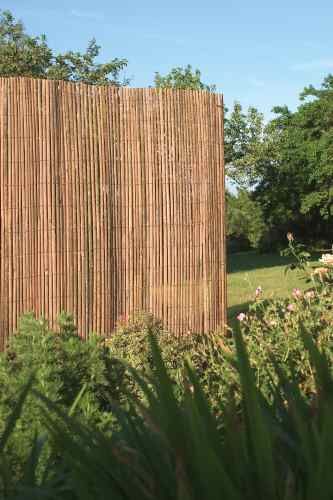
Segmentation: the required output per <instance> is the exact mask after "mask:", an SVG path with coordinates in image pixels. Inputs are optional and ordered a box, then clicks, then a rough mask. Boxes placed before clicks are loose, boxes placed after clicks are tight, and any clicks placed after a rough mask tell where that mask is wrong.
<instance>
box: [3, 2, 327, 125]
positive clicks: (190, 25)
mask: <svg viewBox="0 0 333 500" xmlns="http://www.w3.org/2000/svg"><path fill="white" fill-rule="evenodd" d="M2 8H3V9H5V8H7V9H10V10H11V11H12V12H13V13H14V14H15V16H17V17H19V18H21V19H22V20H23V21H24V23H25V25H26V28H27V31H28V32H30V33H32V34H40V33H45V34H46V35H47V38H48V41H49V44H50V46H51V47H52V48H54V49H55V50H56V51H65V50H67V49H73V50H84V49H85V47H86V45H87V41H88V40H89V39H90V38H92V37H93V36H95V37H96V38H97V41H98V43H99V44H100V45H101V46H102V53H101V60H107V59H108V58H113V57H125V58H127V59H128V62H129V64H128V69H127V71H126V76H128V77H131V78H132V82H131V85H132V86H135V87H145V86H148V85H151V84H152V82H153V78H154V72H155V71H159V72H161V73H165V72H167V71H169V70H170V68H171V67H173V66H184V65H186V64H192V66H193V67H197V68H199V69H200V70H201V72H202V75H203V80H204V81H206V82H207V83H215V84H216V86H217V89H218V91H219V92H223V94H224V96H225V101H226V103H227V105H231V104H232V102H233V101H234V100H238V101H240V102H241V103H242V104H243V105H244V106H245V107H246V106H248V105H254V106H256V107H258V108H259V109H260V110H261V111H263V112H264V113H265V115H266V116H267V117H269V112H270V109H271V108H272V106H273V105H278V104H279V105H280V104H287V105H289V106H290V107H291V108H292V109H293V108H295V107H296V105H297V102H298V94H299V92H300V91H301V90H302V89H303V87H304V86H305V85H308V84H309V83H313V84H314V85H319V84H320V83H321V81H322V79H323V78H324V76H325V75H327V74H328V73H329V72H333V37H332V26H333V2H332V0H331V1H330V0H317V1H316V2H313V1H310V0H303V1H300V0H289V1H287V0H280V1H277V0H274V1H273V0H266V1H264V0H252V1H251V0H248V1H247V0H238V1H237V0H235V1H233V0H229V1H227V0H220V1H218V0H206V1H202V0H201V1H200V2H198V1H196V0H192V1H188V0H185V1H184V0H183V1H181V0H178V1H176V0H168V1H163V2H162V1H158V0H155V1H153V0H141V1H140V0H137V1H132V0H117V1H114V0H94V1H91V0H89V1H88V0H81V1H78V0H57V1H56V2H54V1H52V2H51V1H48V0H43V1H42V0H10V1H9V2H7V4H5V3H2Z"/></svg>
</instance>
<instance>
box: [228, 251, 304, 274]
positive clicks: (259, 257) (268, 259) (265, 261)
mask: <svg viewBox="0 0 333 500" xmlns="http://www.w3.org/2000/svg"><path fill="white" fill-rule="evenodd" d="M293 261H294V259H291V258H287V257H281V255H279V254H278V253H275V254H271V253H269V254H260V253H257V252H253V251H252V252H241V253H234V254H230V255H228V257H227V272H228V273H238V272H242V271H252V270H255V269H263V268H267V267H275V266H286V265H287V264H290V263H291V262H293Z"/></svg>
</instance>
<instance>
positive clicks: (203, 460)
mask: <svg viewBox="0 0 333 500" xmlns="http://www.w3.org/2000/svg"><path fill="white" fill-rule="evenodd" d="M300 335H301V338H302V340H303V343H304V347H305V349H306V350H307V351H308V353H309V356H310V359H311V363H312V367H313V370H314V373H315V380H316V392H315V397H314V396H312V397H311V399H307V398H306V396H305V395H304V393H303V392H302V391H301V390H300V388H299V387H298V385H297V384H295V383H294V382H293V380H290V379H288V378H287V377H286V375H285V373H284V371H283V370H282V369H281V366H280V365H279V364H278V363H275V362H274V359H272V366H273V367H274V368H273V369H274V370H275V372H276V373H275V374H274V376H273V374H271V380H272V388H271V392H272V394H273V395H274V397H273V399H270V400H269V401H268V400H267V399H265V397H264V396H263V395H262V394H261V393H260V391H259V390H258V389H257V387H256V384H255V377H254V372H253V370H252V369H251V366H250V362H249V359H248V355H247V352H246V348H245V344H244V342H243V339H242V336H241V335H240V333H239V332H235V345H236V356H235V358H231V359H230V362H231V363H232V364H233V365H234V366H235V369H237V370H238V372H239V377H240V383H241V389H242V400H241V407H239V406H238V404H237V403H236V402H235V401H234V398H233V394H232V390H230V398H229V400H228V403H227V404H225V406H224V407H223V408H222V411H223V416H224V418H223V421H222V427H218V425H217V420H216V418H215V416H214V414H213V412H212V410H211V408H210V406H209V404H208V402H207V399H206V397H205V396H204V393H203V391H202V389H201V387H200V384H199V382H198V379H197V377H196V375H195V373H194V371H193V369H192V368H191V366H190V365H189V363H186V367H185V373H184V384H185V391H184V397H183V399H182V400H181V401H179V399H178V398H177V397H176V396H175V394H174V384H173V383H172V381H171V380H170V378H169V375H168V373H167V370H166V368H165V366H164V363H163V360H162V357H161V353H160V351H159V348H158V345H157V342H156V339H155V337H153V336H152V337H151V340H150V342H151V350H152V356H153V362H154V365H155V368H156V369H155V370H154V372H153V375H151V378H150V379H149V380H147V379H143V378H142V377H141V376H140V375H138V373H137V372H136V371H135V370H134V369H132V368H130V367H128V369H129V370H130V371H131V372H132V376H133V377H134V378H135V380H136V382H137V384H138V385H139V386H140V388H141V390H142V391H144V393H145V396H146V398H145V399H146V401H147V404H145V405H144V404H143V403H142V402H140V401H139V400H135V399H134V398H132V399H131V404H130V408H129V410H128V411H124V410H121V409H119V408H117V407H114V408H113V412H114V414H115V415H116V418H117V421H118V429H119V430H118V431H117V432H114V433H113V434H112V436H111V437H109V436H106V435H105V434H103V433H102V432H99V431H96V430H94V431H93V432H92V431H91V429H90V428H89V426H88V425H87V424H84V423H83V422H82V421H78V420H76V418H75V405H76V404H77V401H78V399H79V398H80V397H81V395H82V393H81V395H79V396H78V398H77V401H76V402H75V403H74V405H73V407H72V410H71V412H70V413H71V415H69V414H66V413H64V412H63V410H61V409H59V407H58V406H57V404H56V403H54V402H51V401H50V400H49V399H47V398H46V397H45V396H43V395H42V394H36V397H37V398H39V400H40V401H41V402H42V404H43V407H44V418H45V422H46V426H47V427H48V429H49V434H50V436H51V440H52V449H53V451H54V457H53V460H52V463H50V467H49V468H46V469H45V474H44V476H43V478H42V479H41V480H40V479H39V480H38V481H37V480H36V478H35V475H34V470H35V469H36V466H37V463H38V456H39V453H40V449H41V448H42V446H43V442H41V441H39V440H38V438H36V440H35V443H34V446H33V448H32V450H31V454H30V457H29V459H28V461H27V464H26V468H25V471H26V472H25V475H24V477H23V479H22V480H20V481H19V482H15V483H12V482H11V479H10V471H8V469H7V468H6V453H5V444H6V439H7V436H8V435H9V434H10V432H11V431H12V429H13V426H14V425H15V422H17V419H18V418H19V413H20V410H21V408H22V406H23V404H24V398H25V397H26V395H27V394H28V392H29V391H30V390H31V388H30V386H31V384H32V382H31V381H30V382H29V383H28V385H27V386H26V387H25V389H24V391H23V393H22V395H21V398H20V400H19V403H18V405H17V407H16V408H15V411H14V412H13V414H12V416H11V418H10V419H9V422H8V425H7V427H6V430H5V432H4V434H3V436H2V439H1V441H0V446H1V448H0V450H1V469H0V474H1V481H2V492H3V496H5V497H7V498H10V497H11V498H43V499H44V498H45V499H46V498H54V499H65V500H66V499H80V500H81V499H83V500H85V499H87V500H88V499H89V500H91V499H94V500H95V499H96V500H99V499H106V498H112V499H131V500H132V499H133V500H134V499H135V500H141V499H142V500H148V499H149V500H150V499H158V500H164V499H165V500H167V499H168V500H171V499H172V500H173V499H179V500H180V499H181V500H183V499H185V500H190V499H191V500H192V499H193V500H195V499H198V500H199V499H200V500H202V499H209V500H211V499H212V500H214V499H235V500H236V499H237V500H240V499H255V500H267V499H272V500H274V499H279V500H280V499H281V500H282V499H283V500H287V499H288V500H289V499H302V500H303V499H304V500H305V499H306V500H310V499H311V500H313V499H320V500H321V499H323V500H324V499H325V500H326V499H327V500H328V499H331V498H333V476H332V474H331V468H332V466H333V420H332V415H333V379H332V375H331V371H330V368H329V364H328V361H327V359H326V357H325V356H324V355H323V354H322V353H321V352H320V351H319V350H318V348H317V346H316V345H315V343H314V342H313V340H312V338H311V336H310V334H309V333H308V332H307V331H306V330H305V328H304V327H302V325H300ZM276 380H278V382H276ZM82 392H83V391H82ZM129 397H130V396H129Z"/></svg>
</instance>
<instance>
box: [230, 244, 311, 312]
mask: <svg viewBox="0 0 333 500" xmlns="http://www.w3.org/2000/svg"><path fill="white" fill-rule="evenodd" d="M315 260H316V259H314V261H315ZM289 262H291V261H290V260H288V259H287V258H285V257H280V255H278V254H263V255H260V254H257V253H255V252H243V253H238V254H231V255H229V256H228V317H229V320H231V321H232V320H233V319H234V318H235V316H236V315H237V314H238V313H239V312H241V311H245V310H246V309H247V307H248V305H249V303H250V302H252V301H253V300H254V297H255V289H256V288H257V286H261V287H262V289H263V293H264V295H263V296H264V297H267V298H273V297H287V296H288V295H290V293H291V292H292V290H293V288H296V287H298V288H301V289H304V288H309V284H308V283H306V282H305V280H304V278H302V276H301V274H300V273H299V272H298V271H288V273H285V269H286V266H287V265H288V263H289Z"/></svg>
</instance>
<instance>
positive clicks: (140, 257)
mask: <svg viewBox="0 0 333 500" xmlns="http://www.w3.org/2000/svg"><path fill="white" fill-rule="evenodd" d="M0 210H1V217H0V238H1V240H0V344H1V345H2V346H3V345H5V342H6V339H7V337H8V336H9V335H10V334H11V332H12V331H13V330H14V329H15V327H16V325H17V319H18V318H19V316H20V315H21V314H22V313H24V312H26V311H31V310H33V311H34V312H35V313H36V315H37V316H40V315H43V316H45V317H46V318H48V319H49V320H50V321H51V323H52V322H53V321H54V319H55V318H56V316H57V315H58V313H59V312H60V311H62V310H66V311H67V312H70V313H72V314H73V315H74V317H75V320H76V323H77V325H78V329H79V332H80V334H81V335H82V336H83V337H86V336H87V335H88V334H89V332H91V331H96V332H98V333H100V334H103V335H109V334H110V333H111V332H112V330H113V329H114V326H115V323H116V321H117V320H118V319H119V318H120V317H124V316H127V315H128V314H129V313H131V312H133V311H136V310H145V311H149V312H152V313H153V314H155V315H156V316H158V317H160V318H161V319H162V320H163V321H164V323H165V325H166V326H167V327H168V328H169V329H171V330H172V331H174V332H175V333H176V334H181V333H187V332H191V331H200V332H207V331H209V330H212V329H215V328H216V327H217V326H218V325H221V324H224V322H225V309H226V307H225V304H226V292H225V285H226V279H225V238H224V161H223V104H222V98H221V96H219V95H216V94H212V93H207V92H196V91H186V90H185V91H183V90H179V91H174V90H156V89H129V88H117V87H108V86H101V87H96V86H89V85H84V84H73V83H68V82H59V81H50V80H37V79H29V78H0Z"/></svg>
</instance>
